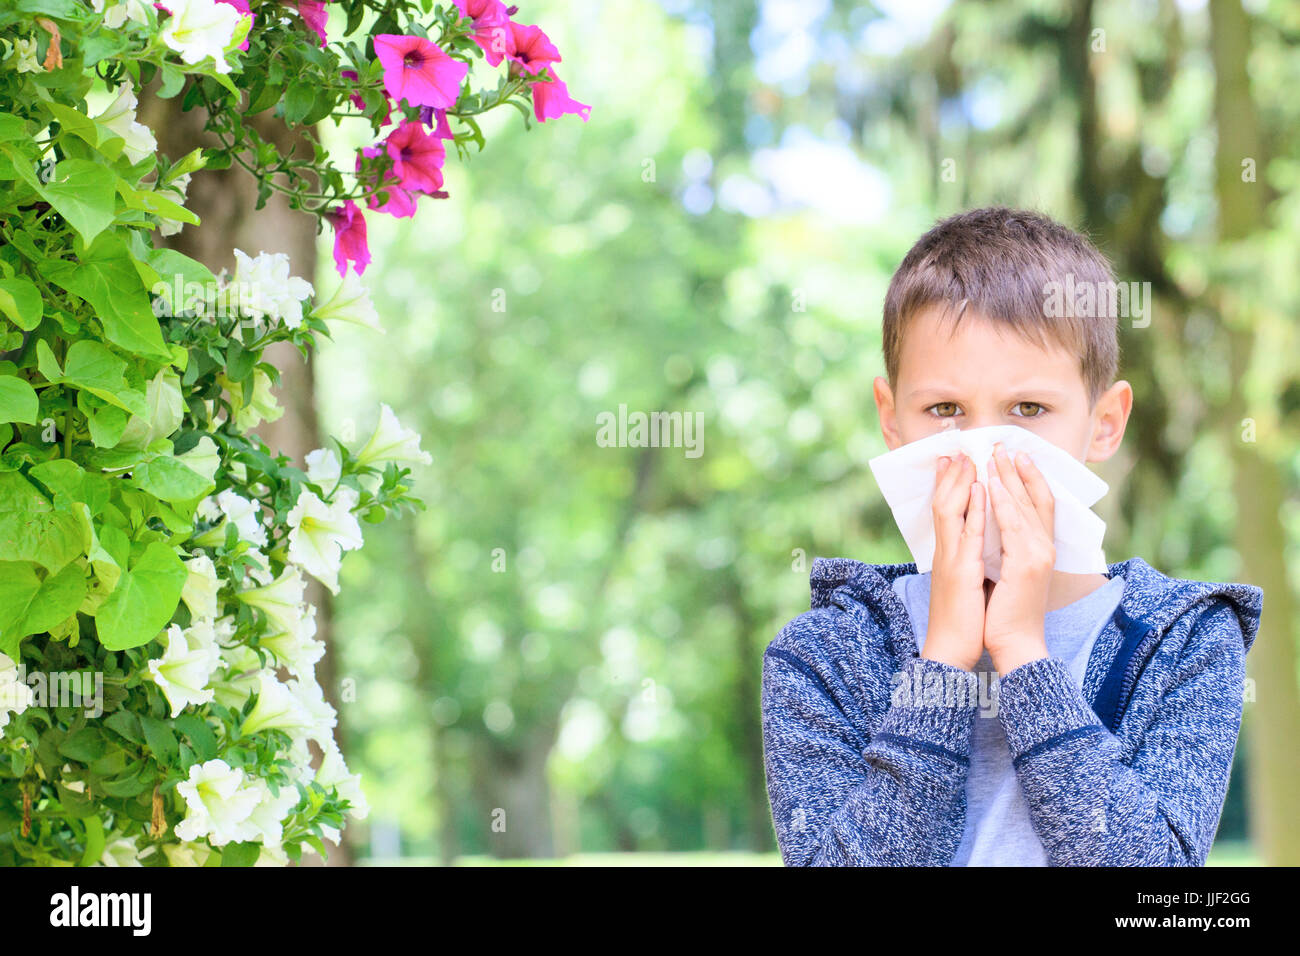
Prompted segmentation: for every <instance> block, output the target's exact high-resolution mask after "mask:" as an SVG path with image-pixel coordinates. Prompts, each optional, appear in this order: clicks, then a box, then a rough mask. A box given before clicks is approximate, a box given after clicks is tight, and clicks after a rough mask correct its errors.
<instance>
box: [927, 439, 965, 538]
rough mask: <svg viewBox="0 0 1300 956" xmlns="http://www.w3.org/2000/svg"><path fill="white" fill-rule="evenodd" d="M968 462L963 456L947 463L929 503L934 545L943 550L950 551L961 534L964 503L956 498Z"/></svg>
mask: <svg viewBox="0 0 1300 956" xmlns="http://www.w3.org/2000/svg"><path fill="white" fill-rule="evenodd" d="M968 464H969V461H968V460H967V459H966V458H965V456H959V457H958V458H957V459H954V460H953V461H951V462H950V463H949V465H948V467H947V468H946V469H945V471H944V473H943V476H942V477H941V478H940V479H939V481H938V483H937V484H936V486H935V492H934V501H933V502H932V503H931V511H932V512H933V515H934V528H935V546H936V547H938V548H943V549H944V550H945V552H948V551H951V549H953V548H955V547H956V546H957V540H958V537H959V536H960V534H961V523H960V522H961V512H962V508H963V507H964V504H963V503H962V502H961V501H960V500H958V491H957V489H958V488H959V486H960V481H961V476H962V474H963V473H964V472H965V471H966V466H967V465H968Z"/></svg>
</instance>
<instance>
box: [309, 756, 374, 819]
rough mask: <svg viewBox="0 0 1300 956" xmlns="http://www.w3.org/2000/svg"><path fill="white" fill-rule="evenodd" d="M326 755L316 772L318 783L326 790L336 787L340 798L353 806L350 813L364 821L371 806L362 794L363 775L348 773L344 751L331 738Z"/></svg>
mask: <svg viewBox="0 0 1300 956" xmlns="http://www.w3.org/2000/svg"><path fill="white" fill-rule="evenodd" d="M324 750H325V755H324V756H323V757H322V758H321V762H320V768H319V769H318V770H317V771H316V782H317V783H319V784H320V785H321V786H322V787H325V788H326V789H328V788H330V787H335V788H336V789H337V790H338V792H339V796H340V797H342V798H343V799H345V800H347V801H348V802H349V803H351V804H352V809H351V810H349V811H348V812H349V813H350V814H351V815H352V816H354V817H356V818H357V819H358V820H364V819H365V818H366V816H367V815H368V814H369V813H370V804H368V803H367V802H366V795H365V794H364V793H362V792H361V774H359V773H348V767H347V764H346V763H344V762H343V751H341V750H339V745H338V744H337V743H335V742H334V738H332V737H331V738H330V740H329V742H328V743H327V744H325V745H324Z"/></svg>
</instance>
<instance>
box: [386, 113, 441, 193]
mask: <svg viewBox="0 0 1300 956" xmlns="http://www.w3.org/2000/svg"><path fill="white" fill-rule="evenodd" d="M384 147H385V148H386V149H387V150H388V155H389V156H391V157H392V158H393V172H394V173H396V174H397V178H398V181H399V183H400V185H401V187H402V188H403V189H406V190H410V191H413V192H422V193H431V192H436V191H437V190H439V189H441V188H442V164H443V162H444V161H445V160H446V158H447V151H446V150H445V149H443V146H442V141H441V140H440V139H437V138H436V137H433V136H430V135H429V134H428V133H426V132H425V131H424V124H423V123H421V122H419V121H418V120H407V121H406V122H404V123H402V124H401V125H400V126H398V127H397V129H395V130H393V132H392V133H390V134H389V135H388V139H387V140H385V141H384Z"/></svg>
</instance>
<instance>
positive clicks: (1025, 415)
mask: <svg viewBox="0 0 1300 956" xmlns="http://www.w3.org/2000/svg"><path fill="white" fill-rule="evenodd" d="M1026 407H1028V408H1032V409H1035V411H1034V412H1033V413H1032V414H1030V413H1026V412H1025V408H1026ZM1016 408H1018V409H1020V411H1021V417H1023V418H1038V417H1040V416H1041V415H1042V413H1043V412H1045V411H1047V409H1045V408H1043V406H1042V405H1039V404H1038V403H1037V402H1018V403H1017V404H1016Z"/></svg>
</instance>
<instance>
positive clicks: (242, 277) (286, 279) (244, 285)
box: [234, 249, 315, 329]
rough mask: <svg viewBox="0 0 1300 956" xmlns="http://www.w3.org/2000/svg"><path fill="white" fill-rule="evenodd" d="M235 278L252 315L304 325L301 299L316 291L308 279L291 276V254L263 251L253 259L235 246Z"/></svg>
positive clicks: (242, 298) (290, 324) (288, 323)
mask: <svg viewBox="0 0 1300 956" xmlns="http://www.w3.org/2000/svg"><path fill="white" fill-rule="evenodd" d="M234 281H235V284H236V287H237V288H238V290H239V293H240V304H241V307H242V308H243V309H245V310H247V311H248V313H249V314H250V315H252V316H253V317H254V318H257V319H261V318H270V319H272V320H275V319H282V320H283V321H284V324H285V325H287V326H288V327H289V328H291V329H296V328H297V327H298V326H300V325H302V301H303V299H306V298H307V297H308V296H310V295H312V294H313V293H314V291H315V290H314V289H313V288H312V285H311V283H310V282H308V281H307V280H306V279H301V278H299V277H297V276H291V275H289V257H288V256H287V255H285V254H284V253H283V252H277V253H266V252H261V253H259V254H258V256H257V258H256V259H252V258H250V257H249V256H248V254H247V253H245V252H244V251H243V250H242V249H236V250H235V278H234Z"/></svg>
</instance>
